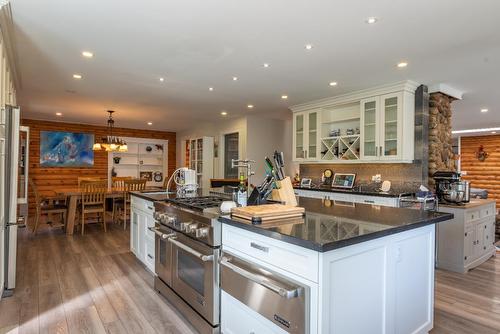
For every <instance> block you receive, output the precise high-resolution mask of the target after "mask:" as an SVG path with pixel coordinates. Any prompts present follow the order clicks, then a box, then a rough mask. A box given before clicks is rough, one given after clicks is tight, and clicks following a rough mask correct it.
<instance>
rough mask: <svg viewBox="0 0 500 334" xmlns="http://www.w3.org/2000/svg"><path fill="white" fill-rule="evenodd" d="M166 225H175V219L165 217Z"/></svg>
mask: <svg viewBox="0 0 500 334" xmlns="http://www.w3.org/2000/svg"><path fill="white" fill-rule="evenodd" d="M166 219H167V224H174V223H175V217H173V216H168V215H167V218H166Z"/></svg>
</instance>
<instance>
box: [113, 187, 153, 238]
mask: <svg viewBox="0 0 500 334" xmlns="http://www.w3.org/2000/svg"><path fill="white" fill-rule="evenodd" d="M146 182H147V180H144V179H132V180H125V181H124V185H125V189H124V192H123V202H121V203H120V204H119V210H120V211H121V219H123V229H127V215H128V211H129V209H130V192H131V191H141V190H144V189H146Z"/></svg>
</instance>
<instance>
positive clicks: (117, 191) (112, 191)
mask: <svg viewBox="0 0 500 334" xmlns="http://www.w3.org/2000/svg"><path fill="white" fill-rule="evenodd" d="M159 190H161V188H158V187H146V189H145V190H144V191H159ZM53 192H54V193H55V195H56V196H57V197H60V198H67V203H68V214H67V215H66V234H67V235H73V232H74V230H75V221H76V207H77V204H78V200H79V199H80V198H81V196H82V192H81V190H80V189H79V188H78V187H77V186H74V187H67V188H66V187H64V188H57V189H56V190H54V191H53ZM124 196H125V189H124V188H108V189H107V190H106V198H112V199H117V198H123V197H124Z"/></svg>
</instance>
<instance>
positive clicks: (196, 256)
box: [168, 234, 220, 324]
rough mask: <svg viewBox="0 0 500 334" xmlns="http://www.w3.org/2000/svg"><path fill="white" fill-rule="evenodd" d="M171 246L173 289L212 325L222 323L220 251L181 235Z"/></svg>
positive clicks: (173, 239) (170, 240) (171, 242)
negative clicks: (218, 266) (219, 302)
mask: <svg viewBox="0 0 500 334" xmlns="http://www.w3.org/2000/svg"><path fill="white" fill-rule="evenodd" d="M168 241H169V243H170V244H171V245H172V287H173V289H174V290H175V292H176V293H177V294H178V295H179V296H181V297H182V298H183V299H184V300H185V301H186V302H187V303H188V304H189V305H191V307H193V308H194V309H195V310H196V311H197V312H198V313H200V314H201V315H202V316H203V317H204V318H205V319H206V320H207V321H209V322H210V323H211V324H216V323H218V322H219V304H218V303H217V305H216V306H215V305H214V301H218V300H219V298H220V292H219V289H218V285H219V282H218V281H219V280H218V276H217V275H218V271H217V270H216V268H217V266H216V265H215V263H217V261H218V258H219V250H218V249H212V248H210V247H208V246H206V245H204V244H202V243H200V242H197V241H194V240H192V239H191V238H189V237H186V236H184V235H182V234H179V235H177V236H176V237H174V238H170V239H168Z"/></svg>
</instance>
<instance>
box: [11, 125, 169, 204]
mask: <svg viewBox="0 0 500 334" xmlns="http://www.w3.org/2000/svg"><path fill="white" fill-rule="evenodd" d="M21 124H22V125H25V126H29V128H30V143H29V176H30V177H31V178H32V179H33V181H34V182H35V184H36V185H37V186H38V189H39V191H41V192H43V191H53V190H57V189H58V188H65V187H73V186H77V185H78V177H79V176H83V177H85V176H92V177H102V178H107V177H108V153H107V152H105V151H98V152H95V154H94V166H93V167H81V168H54V167H51V168H41V167H40V131H65V132H79V133H92V134H94V136H95V137H96V138H99V137H103V136H106V134H107V128H106V127H105V126H96V125H88V124H75V123H62V122H50V121H39V120H32V119H22V120H21ZM113 134H115V135H117V136H122V137H137V138H152V139H161V140H168V175H167V176H166V177H169V176H170V175H171V173H173V171H174V170H175V168H176V156H175V148H176V143H175V140H176V134H175V132H163V131H151V130H136V129H126V128H115V129H114V131H113ZM29 208H30V212H33V209H34V198H33V194H31V193H30V196H29Z"/></svg>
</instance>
